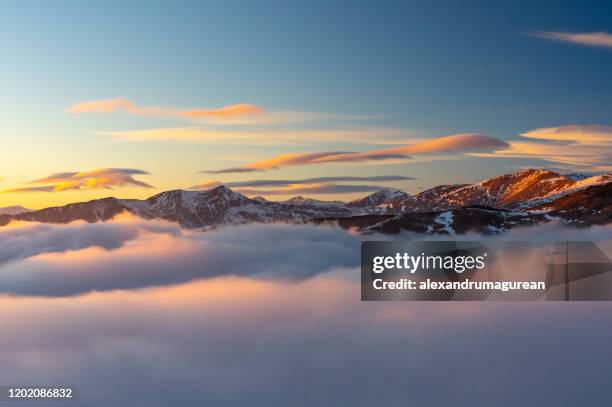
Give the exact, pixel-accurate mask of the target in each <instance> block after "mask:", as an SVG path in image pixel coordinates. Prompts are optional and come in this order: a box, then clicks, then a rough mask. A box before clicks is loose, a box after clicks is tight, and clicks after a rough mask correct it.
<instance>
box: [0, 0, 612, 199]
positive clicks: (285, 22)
mask: <svg viewBox="0 0 612 407" xmlns="http://www.w3.org/2000/svg"><path fill="white" fill-rule="evenodd" d="M551 4H553V5H554V6H553V5H551ZM349 5H350V7H349ZM143 7H146V13H144V12H143ZM0 53H1V55H2V63H0V87H1V88H2V91H0V103H1V104H2V106H3V120H1V121H0V137H1V140H2V144H1V146H2V147H1V148H0V191H1V192H2V193H0V207H3V206H9V205H24V206H27V207H31V208H41V207H46V206H51V205H58V204H64V203H68V202H75V201H82V200H88V199H94V198H100V197H104V196H109V195H113V196H117V197H133V198H144V197H148V196H151V195H154V194H156V193H158V192H161V191H164V190H168V189H177V188H183V189H187V188H191V187H196V188H209V187H211V186H214V185H218V183H220V182H224V183H231V186H232V188H235V189H237V190H239V191H240V190H242V192H245V193H247V194H248V195H255V194H257V192H259V193H261V194H262V195H265V196H267V197H269V198H271V199H284V198H287V197H290V196H294V195H300V194H301V195H308V196H312V197H317V198H321V199H342V200H347V199H352V198H355V197H357V196H362V195H366V194H368V193H370V192H372V191H374V190H376V189H377V188H380V187H393V188H399V189H403V190H405V191H408V192H411V193H415V192H418V191H420V190H422V189H424V188H427V187H431V186H434V185H437V184H441V183H459V182H472V181H476V180H479V179H482V178H486V177H490V176H494V175H499V174H502V173H507V172H510V171H513V170H516V169H519V168H523V167H531V166H537V167H545V168H550V169H553V170H560V171H565V172H569V171H580V172H588V173H598V172H609V171H612V164H611V163H612V152H611V151H612V149H611V147H612V127H611V126H612V122H611V120H610V119H611V116H610V113H611V112H612V96H611V95H610V89H612V75H610V72H612V4H611V3H610V2H605V1H602V2H589V7H588V9H586V8H585V7H583V3H582V2H580V1H574V2H569V1H559V2H556V3H548V4H544V2H512V3H511V2H495V3H494V2H486V1H482V2H469V3H468V2H460V1H457V2H445V3H444V4H442V3H437V2H408V1H406V2H397V3H395V2H382V3H381V2H359V3H355V2H345V3H342V2H338V3H334V4H329V2H327V1H320V2H319V1H309V2H265V1H261V2H219V3H217V4H212V3H205V2H193V3H183V6H182V7H176V6H175V5H173V4H172V3H171V2H166V3H162V2H159V3H158V2H148V3H146V6H145V5H144V3H136V2H122V1H121V2H104V3H101V4H100V5H99V7H98V8H96V6H95V5H93V4H91V3H88V4H85V3H80V2H34V1H31V2H22V1H19V2H17V1H8V2H3V8H2V13H0Z"/></svg>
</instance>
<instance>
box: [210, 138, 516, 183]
mask: <svg viewBox="0 0 612 407" xmlns="http://www.w3.org/2000/svg"><path fill="white" fill-rule="evenodd" d="M507 146H508V144H507V143H506V142H504V141H501V140H498V139H496V138H494V137H491V136H487V135H483V134H475V133H462V134H454V135H451V136H446V137H439V138H435V139H431V140H427V141H421V142H417V143H414V144H408V145H404V146H400V147H390V148H384V149H378V150H369V151H362V152H346V151H325V152H318V153H291V154H281V155H278V156H276V157H272V158H269V159H266V160H262V161H257V162H253V163H250V164H245V165H243V166H241V167H235V168H225V169H222V170H216V171H208V172H209V173H214V174H224V173H241V172H254V171H264V170H269V169H276V168H281V167H288V166H295V165H312V164H325V163H346V162H364V161H380V160H390V159H398V158H403V159H406V158H410V155H411V154H433V153H454V152H464V151H470V150H490V149H495V148H500V147H507Z"/></svg>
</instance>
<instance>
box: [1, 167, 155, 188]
mask: <svg viewBox="0 0 612 407" xmlns="http://www.w3.org/2000/svg"><path fill="white" fill-rule="evenodd" d="M148 174H149V173H148V172H146V171H143V170H138V169H132V168H100V169H97V170H93V171H83V172H60V173H55V174H51V175H49V176H48V177H45V178H41V179H38V180H35V181H31V182H30V184H37V185H39V186H33V187H24V188H15V189H10V190H6V191H3V193H13V192H61V191H70V190H83V189H112V188H114V187H124V186H136V187H142V188H153V186H151V185H149V184H147V183H145V182H142V181H139V180H137V179H135V178H134V177H133V175H148Z"/></svg>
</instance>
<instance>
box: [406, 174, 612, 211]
mask: <svg viewBox="0 0 612 407" xmlns="http://www.w3.org/2000/svg"><path fill="white" fill-rule="evenodd" d="M575 178H576V177H571V176H568V175H561V174H558V173H556V172H552V171H546V170H536V169H530V170H522V171H518V172H514V173H512V174H506V175H502V176H499V177H494V178H489V179H486V180H484V181H481V182H478V183H476V184H458V185H441V186H437V187H435V188H432V189H429V190H426V191H423V192H421V193H419V194H417V195H415V196H414V197H412V198H409V199H407V200H405V201H404V202H403V203H402V204H403V206H404V208H405V209H404V211H406V210H408V211H431V210H445V209H453V208H461V207H465V206H470V205H483V206H491V207H495V208H529V207H531V206H535V205H541V204H543V203H545V202H550V201H552V200H555V199H557V198H559V197H561V196H563V195H566V194H568V193H572V192H576V191H579V190H581V189H584V188H588V187H591V186H595V185H605V184H608V183H610V182H612V175H610V174H604V175H597V176H592V177H588V178H581V177H577V178H578V179H575Z"/></svg>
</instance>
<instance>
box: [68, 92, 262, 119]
mask: <svg viewBox="0 0 612 407" xmlns="http://www.w3.org/2000/svg"><path fill="white" fill-rule="evenodd" d="M66 111H67V112H69V113H77V114H82V113H116V112H124V113H129V114H133V115H138V116H165V117H183V118H193V119H197V118H205V119H208V118H212V119H215V118H219V119H233V118H237V117H241V116H251V115H260V114H265V113H266V110H265V109H263V108H262V107H259V106H255V105H252V104H249V103H238V104H235V105H228V106H223V107H220V108H215V109H193V110H183V109H177V108H171V107H160V106H136V104H134V102H132V101H131V100H129V99H126V98H123V97H119V98H114V99H103V100H90V101H85V102H79V103H75V104H73V105H72V106H69V107H68V108H67V109H66Z"/></svg>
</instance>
